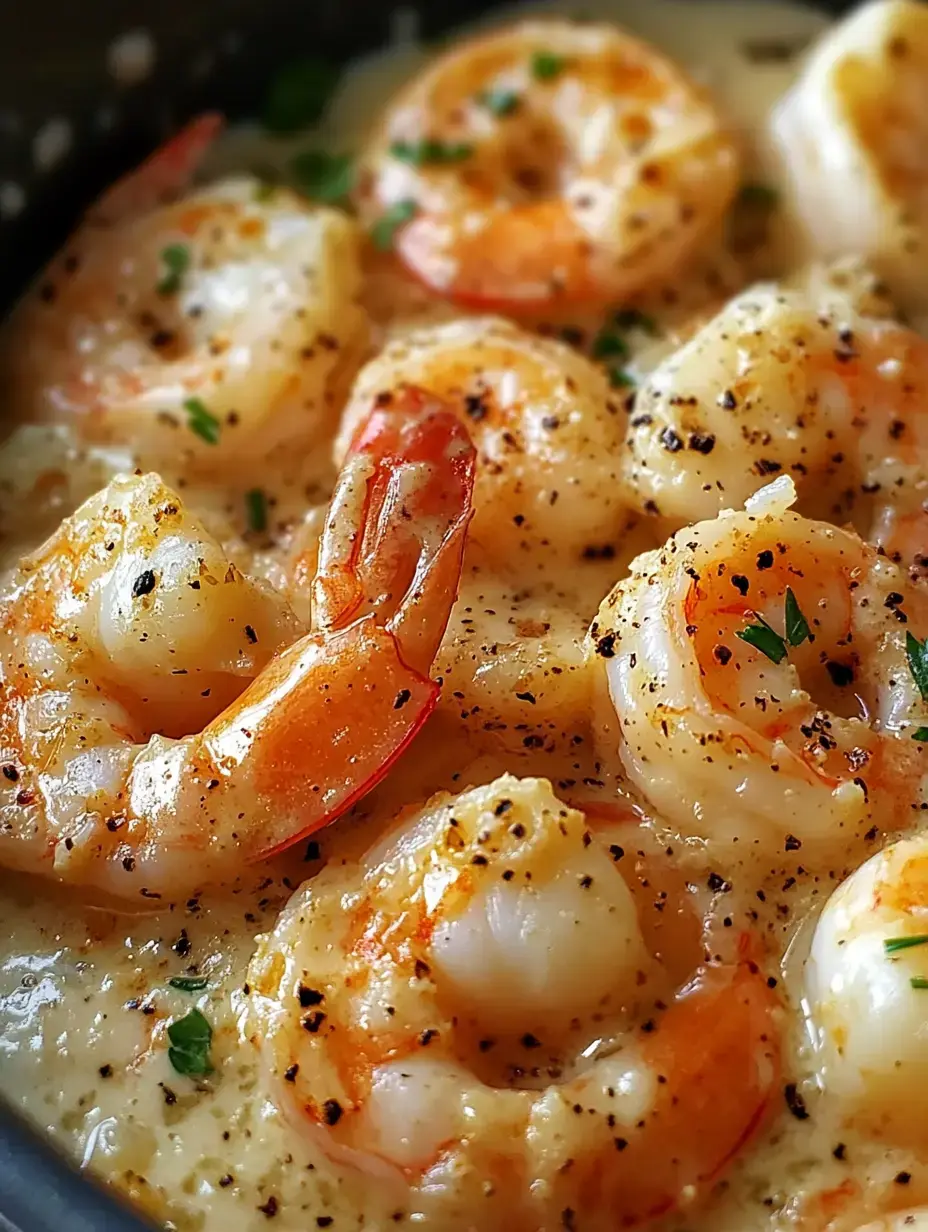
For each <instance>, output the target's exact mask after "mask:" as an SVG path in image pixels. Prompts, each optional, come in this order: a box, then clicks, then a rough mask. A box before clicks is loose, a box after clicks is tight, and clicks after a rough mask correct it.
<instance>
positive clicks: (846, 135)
mask: <svg viewBox="0 0 928 1232" xmlns="http://www.w3.org/2000/svg"><path fill="white" fill-rule="evenodd" d="M926 81H928V11H926V9H925V6H924V5H923V4H921V3H917V2H916V0H875V2H873V3H870V4H866V5H863V6H862V7H860V8H858V9H855V10H854V11H853V12H852V13H851V14H850V15H849V16H848V17H846V18H845V20H844V21H842V22H839V23H838V24H837V25H836V26H834V27H833V28H832V29H830V30H829V31H828V32H827V33H826V34H825V35H824V36H823V38H822V40H821V42H820V43H819V44H818V46H817V47H816V48H815V49H814V51H813V53H812V55H811V56H810V58H809V60H808V61H807V63H806V65H805V68H804V70H803V72H802V74H801V75H800V77H799V80H798V81H797V82H796V84H795V85H794V86H793V87H792V89H791V90H790V91H789V93H788V94H787V95H786V96H785V97H784V98H783V99H782V100H781V102H780V103H779V104H778V106H777V108H776V109H775V111H774V114H773V121H772V131H773V137H774V140H775V142H776V143H777V144H778V146H779V148H780V153H781V156H782V160H783V163H784V166H785V171H786V175H787V179H788V181H789V182H790V185H791V194H790V195H791V198H792V200H791V204H792V206H793V209H794V211H795V213H796V214H797V215H798V217H799V221H800V225H801V227H802V229H803V231H804V232H805V237H806V240H807V241H808V243H809V245H810V247H811V248H812V250H813V252H814V253H815V254H816V255H818V256H825V257H829V256H840V255H842V254H844V253H847V252H856V253H859V254H861V255H862V256H865V257H867V258H868V259H869V260H870V261H871V262H872V263H873V264H874V266H875V267H876V269H877V271H878V272H879V273H880V274H881V275H882V276H883V277H884V278H886V280H887V281H888V282H889V284H890V286H891V288H892V290H893V292H894V294H896V295H897V296H899V297H900V298H901V299H902V300H903V301H904V302H905V303H906V305H907V306H908V307H909V308H910V309H913V310H919V311H920V310H922V309H923V308H924V307H925V306H926V303H928V301H926V296H925V285H926V277H928V158H926V156H925V143H926V139H928V121H926V118H925V117H926V113H928V107H926V105H928V88H926Z"/></svg>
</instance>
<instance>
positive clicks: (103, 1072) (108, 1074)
mask: <svg viewBox="0 0 928 1232" xmlns="http://www.w3.org/2000/svg"><path fill="white" fill-rule="evenodd" d="M99 1072H100V1077H101V1078H112V1076H113V1067H112V1065H101V1066H100V1071H99Z"/></svg>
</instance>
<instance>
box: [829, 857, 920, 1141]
mask: <svg viewBox="0 0 928 1232" xmlns="http://www.w3.org/2000/svg"><path fill="white" fill-rule="evenodd" d="M926 929H928V839H926V838H925V836H924V835H919V836H918V837H915V838H909V839H903V840H902V841H900V842H898V843H894V844H893V845H892V846H890V847H887V848H886V849H885V850H884V851H881V852H880V853H879V854H878V855H875V856H872V857H871V858H870V859H869V860H868V861H867V862H866V864H864V865H862V866H861V867H860V868H858V869H857V871H856V872H854V873H853V874H852V875H851V876H850V877H849V878H848V879H847V880H846V881H845V882H843V883H842V884H841V885H840V886H839V887H838V888H837V889H836V890H835V891H834V893H833V894H832V895H831V897H830V899H829V900H828V903H827V905H826V907H825V910H824V911H823V913H822V915H821V918H820V919H819V921H818V924H817V926H816V929H815V936H814V938H813V941H812V951H811V956H810V958H809V961H808V964H807V969H806V989H807V996H808V1001H809V1009H810V1013H811V1018H812V1023H813V1027H814V1041H815V1045H816V1050H815V1058H816V1064H817V1069H818V1073H819V1079H820V1082H821V1084H822V1086H823V1087H824V1090H825V1092H826V1094H827V1095H828V1096H830V1097H831V1098H833V1099H834V1100H836V1101H840V1104H841V1107H842V1109H843V1110H844V1111H845V1112H846V1114H847V1117H848V1119H849V1120H850V1121H852V1123H854V1124H857V1125H859V1126H861V1127H862V1128H864V1129H866V1130H868V1131H869V1132H871V1133H873V1134H875V1135H877V1136H879V1137H880V1138H881V1139H888V1140H890V1141H891V1142H894V1143H895V1144H897V1145H902V1146H907V1147H913V1148H923V1147H924V1146H925V1145H926V1141H928V1131H926V1126H925V1116H924V1104H923V1101H922V1099H921V1098H920V1095H921V1092H922V1090H923V1085H924V1081H925V1079H926V1078H928V1040H926V1038H925V1000H924V998H925V989H926V988H928V949H926V948H925V944H926V942H928V935H926Z"/></svg>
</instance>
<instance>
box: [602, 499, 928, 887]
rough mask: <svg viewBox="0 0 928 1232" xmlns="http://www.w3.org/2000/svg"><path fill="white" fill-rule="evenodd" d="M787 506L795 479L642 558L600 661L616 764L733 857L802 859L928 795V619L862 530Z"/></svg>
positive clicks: (679, 820)
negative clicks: (789, 855)
mask: <svg viewBox="0 0 928 1232" xmlns="http://www.w3.org/2000/svg"><path fill="white" fill-rule="evenodd" d="M793 496H794V489H793V487H792V483H791V481H790V480H789V479H788V478H787V477H785V476H784V477H782V478H780V479H778V480H775V481H774V482H773V483H772V484H770V485H768V487H767V488H765V489H763V490H762V491H761V492H759V493H757V494H756V495H755V496H754V497H753V498H752V499H751V501H750V502H749V504H748V508H747V509H746V510H745V511H741V512H731V511H728V512H725V513H722V514H720V515H719V517H718V518H716V519H714V520H712V521H707V522H699V523H697V524H696V525H694V526H689V527H686V528H684V529H683V530H681V531H678V532H677V534H675V535H674V536H673V537H672V538H671V539H670V540H669V541H668V542H667V543H666V544H665V546H664V547H663V548H661V549H660V550H658V551H654V552H649V553H645V554H644V555H642V556H640V557H639V558H638V559H637V560H636V561H635V562H634V563H633V565H632V571H631V575H630V576H629V577H628V578H626V579H625V580H623V581H622V582H620V583H619V584H618V585H617V586H616V587H615V589H614V590H613V591H612V593H611V594H610V595H609V596H608V597H607V598H606V599H605V601H604V602H603V605H602V607H601V608H600V611H599V615H598V616H597V618H596V620H595V622H594V623H593V625H592V627H591V649H592V652H593V653H596V654H598V655H599V657H600V658H601V661H602V663H603V666H604V670H605V674H606V678H607V681H608V686H609V691H610V693H611V697H612V702H613V705H614V707H615V713H616V715H617V716H618V719H619V725H620V727H621V735H620V737H619V754H620V757H621V760H622V763H623V765H624V766H625V769H626V770H627V772H628V774H629V776H630V777H631V779H632V781H633V782H634V784H635V786H636V787H637V788H638V789H639V790H640V791H641V792H642V793H643V794H644V795H645V796H646V798H647V799H648V800H649V801H650V802H651V804H652V805H653V806H654V808H655V809H656V810H657V812H658V814H659V815H660V816H662V817H663V818H665V819H666V821H667V822H668V823H669V824H670V826H671V827H672V828H674V829H679V831H680V832H682V833H684V834H686V835H689V836H692V837H694V838H699V839H702V840H704V841H705V842H707V843H709V844H710V846H715V847H716V848H717V849H720V850H723V851H725V853H726V854H727V855H728V856H730V857H738V858H740V857H741V856H743V857H745V858H749V857H750V856H751V853H752V852H754V851H756V852H757V853H758V854H759V855H760V856H761V857H763V858H769V856H770V854H771V853H772V852H777V851H779V852H781V853H782V852H784V851H786V852H791V851H792V852H797V853H799V855H798V858H800V859H801V860H802V861H803V862H804V863H808V862H811V861H813V860H822V859H827V858H828V857H829V854H830V855H831V856H832V857H833V858H838V854H839V853H845V852H847V850H849V849H850V848H852V847H853V845H854V844H855V842H861V841H863V840H868V841H873V840H875V839H876V837H877V835H878V833H879V832H880V831H890V830H894V829H898V828H899V827H902V826H905V825H907V824H910V823H911V822H913V821H914V820H915V819H916V818H917V817H918V815H919V813H918V810H919V809H920V808H922V807H924V804H925V801H926V800H928V796H926V793H925V787H924V783H923V778H924V774H925V770H926V769H928V762H926V760H925V746H924V744H923V743H922V742H921V740H922V731H923V727H922V725H923V724H924V722H925V719H926V715H928V707H926V702H925V700H924V698H923V696H922V693H921V688H922V687H925V688H926V689H928V678H926V677H924V676H922V675H920V668H919V656H920V654H921V650H920V649H919V648H920V647H921V646H922V644H923V639H924V638H925V636H926V634H928V609H926V607H925V599H924V596H923V594H922V591H921V589H920V588H917V587H914V586H912V584H911V583H910V582H909V581H908V579H907V578H906V577H905V575H904V574H903V572H902V571H901V570H900V569H899V567H898V566H896V565H894V564H893V563H892V562H891V561H889V560H887V559H886V558H885V557H883V556H880V555H879V554H878V553H877V552H876V551H875V550H874V549H873V548H872V547H870V546H869V545H868V544H866V543H864V542H863V541H862V540H861V539H859V538H858V537H857V536H856V535H855V534H854V533H853V532H851V531H847V530H841V529H838V528H837V527H835V526H831V525H828V524H826V523H823V522H815V521H811V520H807V519H805V518H802V517H800V516H799V515H797V514H795V513H792V512H790V511H789V508H788V506H789V504H790V503H791V501H792V499H793ZM913 645H914V650H913ZM913 656H914V657H913ZM919 680H921V682H922V683H921V685H919ZM604 735H605V733H604ZM606 738H607V739H608V740H612V739H613V735H612V734H611V729H610V733H609V734H608V735H607V736H606Z"/></svg>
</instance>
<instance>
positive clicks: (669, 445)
mask: <svg viewBox="0 0 928 1232" xmlns="http://www.w3.org/2000/svg"><path fill="white" fill-rule="evenodd" d="M660 442H661V444H662V445H663V446H664V448H665V449H666V450H667V452H668V453H679V452H680V450H681V449H682V448H683V441H682V439H681V438H680V436H678V434H677V433H676V432H675V431H674V429H673V428H669V427H668V428H665V429H664V430H663V432H662V433H661V435H660Z"/></svg>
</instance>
